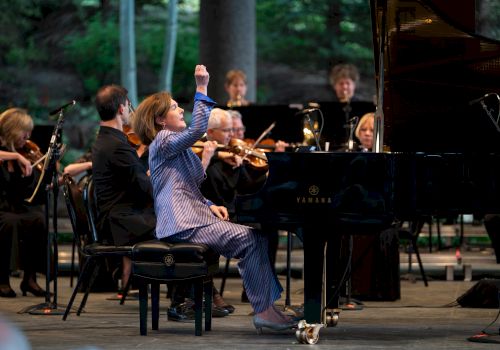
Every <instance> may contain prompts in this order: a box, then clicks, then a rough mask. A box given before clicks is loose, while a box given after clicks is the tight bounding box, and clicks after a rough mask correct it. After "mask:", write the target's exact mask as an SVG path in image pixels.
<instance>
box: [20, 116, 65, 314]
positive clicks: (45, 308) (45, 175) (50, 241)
mask: <svg viewBox="0 0 500 350" xmlns="http://www.w3.org/2000/svg"><path fill="white" fill-rule="evenodd" d="M58 113H59V116H58V120H57V123H56V126H55V127H54V131H53V132H52V136H51V138H50V143H49V148H48V150H47V157H46V158H45V163H44V168H43V172H42V175H41V176H42V179H41V181H44V184H45V191H46V192H45V222H46V234H47V247H46V248H47V272H46V275H45V276H46V280H45V290H46V293H45V302H44V303H41V304H37V305H33V306H29V307H27V308H25V309H23V310H21V311H19V313H25V312H28V313H30V314H32V315H63V314H64V312H65V309H66V306H62V308H60V306H59V305H58V304H57V276H58V260H59V259H58V253H59V252H58V246H57V235H58V232H57V199H58V195H59V179H58V174H57V169H56V163H57V161H58V160H59V158H60V157H61V147H62V140H61V133H62V124H63V123H64V115H63V109H62V108H61V109H60V110H59V111H58ZM51 185H52V186H51ZM51 187H52V195H53V210H52V211H53V213H52V215H53V217H52V224H53V233H52V234H51V232H50V229H49V206H50V195H51V193H50V192H51V191H50V189H51ZM32 198H33V197H32ZM51 248H53V254H54V277H53V278H54V299H53V300H52V301H51V300H50V297H51V293H50V279H51V278H50V272H51V261H52V259H51V258H52V249H51Z"/></svg>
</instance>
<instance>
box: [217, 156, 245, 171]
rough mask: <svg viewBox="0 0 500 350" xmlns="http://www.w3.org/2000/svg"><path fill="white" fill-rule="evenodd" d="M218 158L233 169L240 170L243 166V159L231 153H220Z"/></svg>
mask: <svg viewBox="0 0 500 350" xmlns="http://www.w3.org/2000/svg"><path fill="white" fill-rule="evenodd" d="M217 156H218V158H219V159H221V160H222V161H223V162H226V163H227V164H229V165H231V166H232V167H233V168H238V167H240V166H241V164H243V158H242V157H240V156H239V155H237V154H234V153H231V152H219V153H218V155H217Z"/></svg>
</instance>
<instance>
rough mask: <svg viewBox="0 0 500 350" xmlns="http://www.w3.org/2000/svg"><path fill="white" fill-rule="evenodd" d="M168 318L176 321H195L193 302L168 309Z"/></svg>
mask: <svg viewBox="0 0 500 350" xmlns="http://www.w3.org/2000/svg"><path fill="white" fill-rule="evenodd" d="M167 319H168V320H169V321H175V322H194V319H195V312H194V309H193V303H192V302H185V303H182V304H178V305H176V306H171V307H169V308H168V309H167Z"/></svg>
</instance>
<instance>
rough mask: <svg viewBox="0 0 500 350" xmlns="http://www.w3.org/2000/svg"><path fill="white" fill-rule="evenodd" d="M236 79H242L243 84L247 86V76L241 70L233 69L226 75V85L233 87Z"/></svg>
mask: <svg viewBox="0 0 500 350" xmlns="http://www.w3.org/2000/svg"><path fill="white" fill-rule="evenodd" d="M236 79H241V80H243V82H244V83H245V84H246V83H247V76H246V74H245V73H244V72H243V71H242V70H240V69H231V70H230V71H229V72H227V74H226V83H225V85H226V86H228V85H231V84H232V83H233V81H235V80H236Z"/></svg>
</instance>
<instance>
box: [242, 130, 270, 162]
mask: <svg viewBox="0 0 500 350" xmlns="http://www.w3.org/2000/svg"><path fill="white" fill-rule="evenodd" d="M275 126H276V122H272V123H271V125H269V127H268V128H267V129H266V130H264V131H263V132H262V134H260V136H259V137H258V138H257V140H255V143H254V144H253V145H252V146H251V147H250V152H251V151H253V150H254V149H255V146H256V145H258V144H259V142H260V141H262V139H263V138H264V137H266V135H267V134H269V133H270V132H271V130H273V128H274V127H275ZM248 154H249V153H246V154H245V155H244V156H243V160H245V159H246V158H247V156H248Z"/></svg>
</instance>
